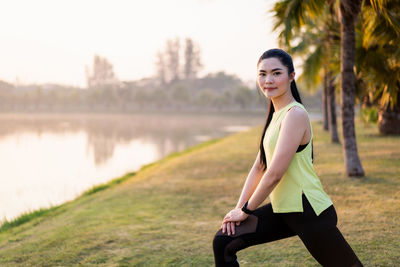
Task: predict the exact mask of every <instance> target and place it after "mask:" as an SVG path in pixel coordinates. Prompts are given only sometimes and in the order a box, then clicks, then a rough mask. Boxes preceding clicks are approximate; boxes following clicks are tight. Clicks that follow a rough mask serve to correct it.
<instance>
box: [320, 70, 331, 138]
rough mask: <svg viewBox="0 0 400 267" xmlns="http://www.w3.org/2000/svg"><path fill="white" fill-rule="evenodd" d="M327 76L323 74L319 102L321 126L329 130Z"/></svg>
mask: <svg viewBox="0 0 400 267" xmlns="http://www.w3.org/2000/svg"><path fill="white" fill-rule="evenodd" d="M327 81H328V80H327V77H326V74H325V75H324V82H323V87H322V90H321V100H322V101H321V102H322V123H323V126H324V127H323V128H324V130H325V131H328V130H329V125H328V99H327V95H328V94H327V91H328V90H327V84H328V82H327Z"/></svg>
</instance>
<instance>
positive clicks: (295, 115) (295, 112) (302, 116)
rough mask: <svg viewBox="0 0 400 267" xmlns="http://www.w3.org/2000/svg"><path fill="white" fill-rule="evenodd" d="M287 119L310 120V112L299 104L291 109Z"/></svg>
mask: <svg viewBox="0 0 400 267" xmlns="http://www.w3.org/2000/svg"><path fill="white" fill-rule="evenodd" d="M285 117H286V118H290V119H293V120H307V121H308V120H309V116H308V112H307V110H306V109H305V107H304V106H303V105H302V104H301V103H297V102H296V104H295V105H293V106H292V107H290V108H289V110H288V111H287V114H286V116H285Z"/></svg>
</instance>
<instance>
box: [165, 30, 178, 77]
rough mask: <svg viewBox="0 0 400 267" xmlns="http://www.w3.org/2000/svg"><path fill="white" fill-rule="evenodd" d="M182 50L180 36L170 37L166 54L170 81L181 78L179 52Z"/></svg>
mask: <svg viewBox="0 0 400 267" xmlns="http://www.w3.org/2000/svg"><path fill="white" fill-rule="evenodd" d="M179 50H180V41H179V38H178V37H177V38H175V39H169V40H167V47H166V51H165V56H166V62H165V63H166V71H167V75H166V76H167V80H168V81H170V82H175V81H178V80H179V78H180V75H179V72H180V68H179V64H180V60H179V56H180V53H179Z"/></svg>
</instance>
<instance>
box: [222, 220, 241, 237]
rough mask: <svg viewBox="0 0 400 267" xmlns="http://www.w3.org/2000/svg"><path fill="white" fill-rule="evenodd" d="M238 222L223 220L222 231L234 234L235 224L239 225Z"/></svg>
mask: <svg viewBox="0 0 400 267" xmlns="http://www.w3.org/2000/svg"><path fill="white" fill-rule="evenodd" d="M239 225H240V222H224V223H222V226H221V229H222V233H223V234H225V233H227V234H228V235H234V234H235V226H239Z"/></svg>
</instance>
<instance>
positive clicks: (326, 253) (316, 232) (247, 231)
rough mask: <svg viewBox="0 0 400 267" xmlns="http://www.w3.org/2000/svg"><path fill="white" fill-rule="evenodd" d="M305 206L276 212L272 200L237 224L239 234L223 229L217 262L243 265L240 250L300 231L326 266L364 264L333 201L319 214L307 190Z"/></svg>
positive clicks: (217, 241) (216, 244)
mask: <svg viewBox="0 0 400 267" xmlns="http://www.w3.org/2000/svg"><path fill="white" fill-rule="evenodd" d="M303 210H304V212H290V213H274V212H273V211H272V206H271V204H270V203H269V204H267V205H264V206H262V207H260V208H258V209H256V210H255V211H254V213H253V214H252V215H249V217H248V218H247V219H246V220H244V221H243V222H242V223H241V224H240V226H235V235H230V236H228V235H227V233H225V234H222V230H221V229H220V230H219V231H218V232H217V233H216V235H215V237H214V241H213V248H214V259H215V265H216V266H217V267H220V266H239V263H238V261H237V257H236V252H238V251H239V250H242V249H244V248H247V247H249V246H253V245H257V244H262V243H267V242H271V241H275V240H279V239H283V238H287V237H291V236H294V235H298V236H299V237H300V239H301V241H303V243H304V245H305V246H306V247H307V249H308V251H309V252H310V253H311V255H312V256H313V257H314V258H315V259H316V260H317V261H318V262H319V263H320V264H321V265H322V266H335V267H336V266H337V267H350V266H352V267H353V266H354V267H355V266H363V265H362V263H361V262H360V260H359V259H358V258H357V256H356V254H355V253H354V251H353V250H352V249H351V247H350V246H349V244H348V243H347V242H346V240H345V239H344V237H343V236H342V234H341V233H340V231H339V229H338V228H337V227H336V224H337V216H336V211H335V208H334V207H333V205H331V206H330V207H329V208H327V209H326V210H324V211H323V212H322V213H321V214H320V215H319V216H317V215H316V214H315V212H314V210H313V208H312V207H311V205H310V203H309V202H308V200H307V198H306V197H305V195H304V194H303Z"/></svg>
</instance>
